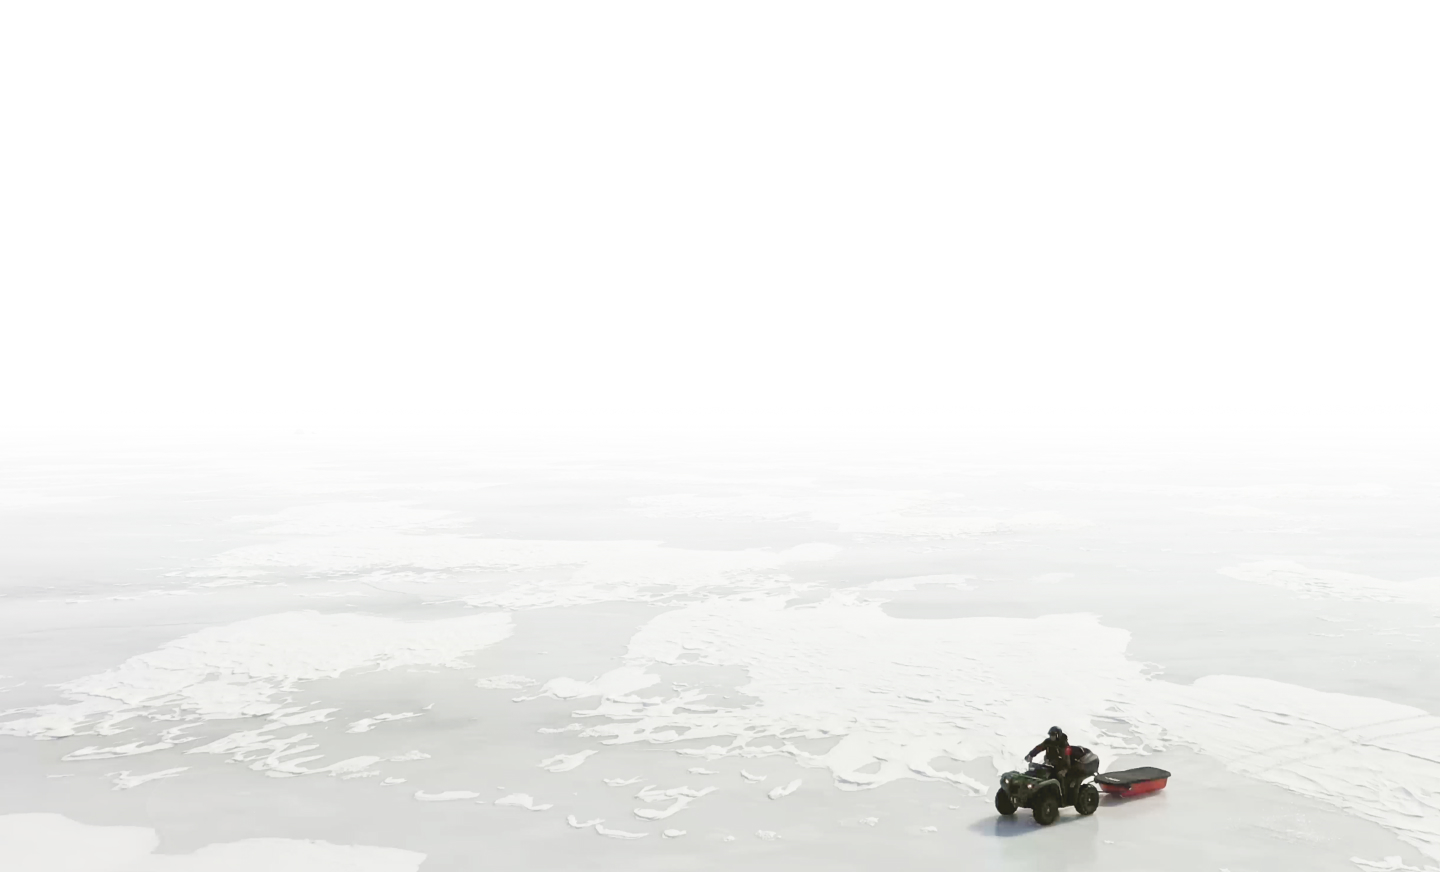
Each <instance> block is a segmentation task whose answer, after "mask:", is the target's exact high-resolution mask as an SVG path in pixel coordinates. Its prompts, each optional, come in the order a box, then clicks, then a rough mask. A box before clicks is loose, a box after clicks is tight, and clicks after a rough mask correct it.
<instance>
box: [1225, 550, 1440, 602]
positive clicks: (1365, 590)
mask: <svg viewBox="0 0 1440 872" xmlns="http://www.w3.org/2000/svg"><path fill="white" fill-rule="evenodd" d="M1220 573H1221V574H1222V575H1228V576H1230V577H1231V578H1235V579H1239V580H1240V581H1250V582H1254V583H1256V584H1266V585H1270V586H1272V587H1280V588H1284V589H1285V590H1288V591H1291V592H1292V593H1296V594H1299V595H1300V596H1302V597H1316V598H1326V599H1340V600H1351V601H1370V602H1388V603H1405V602H1408V603H1427V604H1440V579H1434V578H1428V579H1426V578H1422V579H1418V580H1416V581H1409V582H1404V581H1386V580H1384V579H1380V578H1372V577H1370V576H1368V575H1357V574H1355V573H1352V572H1340V571H1337V570H1334V569H1312V568H1310V567H1308V566H1305V565H1303V564H1301V563H1297V562H1296V561H1294V560H1257V561H1255V562H1253V563H1242V564H1240V565H1238V566H1230V567H1226V568H1224V569H1221V570H1220Z"/></svg>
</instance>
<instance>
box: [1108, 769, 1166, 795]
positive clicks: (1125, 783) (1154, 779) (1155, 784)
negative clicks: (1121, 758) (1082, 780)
mask: <svg viewBox="0 0 1440 872" xmlns="http://www.w3.org/2000/svg"><path fill="white" fill-rule="evenodd" d="M1169 780H1170V773H1169V772H1166V771H1165V770H1164V769H1156V768H1155V767H1154V766H1141V767H1140V768H1139V769H1121V770H1120V771H1119V772H1105V773H1102V774H1100V775H1096V776H1095V783H1096V784H1098V785H1100V789H1101V790H1103V791H1105V792H1106V793H1108V794H1110V795H1112V796H1142V795H1144V794H1146V793H1154V792H1155V791H1157V790H1159V789H1161V788H1162V787H1164V786H1165V784H1166V782H1168V781H1169Z"/></svg>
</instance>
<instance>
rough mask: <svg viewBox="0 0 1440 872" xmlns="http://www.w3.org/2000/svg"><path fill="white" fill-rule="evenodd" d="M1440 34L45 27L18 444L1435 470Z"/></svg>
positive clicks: (39, 15)
mask: <svg viewBox="0 0 1440 872" xmlns="http://www.w3.org/2000/svg"><path fill="white" fill-rule="evenodd" d="M1437 23H1440V6H1436V5H1435V4H1433V3H1405V2H1395V3H1370V2H1354V3H1324V2H1306V3H1265V2H1244V3H1213V2H1212V3H1204V4H1196V3H1192V4H1178V3H1153V2H1147V3H1125V4H1116V3H1086V4H1071V3H1066V4H1053V5H1051V4H1033V3H986V4H959V3H936V4H926V3H879V2H876V3H869V4H854V3H836V2H826V3H784V2H765V3H748V2H726V3H713V4H698V3H676V2H666V3H624V2H620V3H613V2H611V3H589V2H587V3H560V2H549V3H496V2H492V3H484V2H481V3H457V4H442V3H429V4H408V3H391V4H376V3H349V2H347V3H333V4H331V3H324V4H322V3H305V2H284V3H254V2H250V3H242V4H218V3H189V2H187V3H174V4H155V3H125V4H112V3H94V4H81V3H10V4H5V5H4V8H3V11H0V100H3V103H0V117H3V119H4V120H3V125H4V128H5V132H4V135H3V137H0V239H3V241H0V247H3V252H4V254H3V259H0V282H3V287H4V290H3V295H4V298H5V302H4V307H3V312H0V339H3V343H0V366H3V370H0V372H3V375H0V385H3V406H0V416H3V417H4V418H5V419H7V420H8V421H9V423H8V424H6V425H5V426H6V428H8V429H36V430H48V431H54V430H70V431H91V432H104V431H107V430H109V429H115V428H130V429H135V428H140V429H146V428H150V429H154V430H157V431H165V430H175V429H195V428H198V429H233V428H259V429H267V428H270V429H281V430H285V431H288V430H290V429H292V428H301V427H342V428H343V427H357V426H358V427H364V428H383V427H402V428H403V427H409V426H466V427H471V428H481V429H483V428H490V427H507V428H522V429H523V428H539V429H546V428H550V429H573V430H577V431H583V430H585V429H587V428H592V427H600V426H606V427H610V428H617V427H618V428H621V429H623V428H626V427H636V428H644V427H650V426H654V425H656V424H657V423H662V422H663V423H669V424H677V423H679V424H684V425H691V426H696V427H701V428H705V427H722V426H729V425H739V426H743V427H749V428H755V429H759V430H765V429H767V428H776V429H786V428H794V427H796V426H801V425H806V426H811V427H822V428H825V427H834V428H881V429H885V428H909V427H915V426H917V425H924V426H927V427H932V428H937V427H938V428H941V429H945V428H950V429H956V430H964V429H967V428H976V427H1000V428H1012V429H1021V430H1024V429H1040V430H1061V431H1063V430H1064V429H1065V428H1067V427H1070V426H1085V427H1131V426H1137V425H1140V424H1144V423H1150V424H1157V423H1158V424H1163V425H1165V426H1170V427H1176V428H1181V429H1194V428H1212V427H1213V428H1218V429H1220V430H1223V431H1228V432H1231V433H1242V434H1243V433H1247V432H1252V431H1257V432H1258V431H1261V430H1267V429H1272V428H1274V427H1276V426H1278V425H1287V426H1291V427H1299V428H1306V427H1317V428H1320V429H1335V428H1339V429H1346V428H1355V427H1367V428H1368V427H1373V428H1376V429H1378V430H1395V429H1401V430H1407V431H1411V432H1418V431H1421V430H1424V429H1425V428H1430V429H1433V430H1440V421H1437V403H1436V401H1435V394H1436V389H1435V383H1436V375H1437V373H1440V352H1437V350H1436V346H1437V327H1436V323H1437V322H1436V319H1435V316H1436V314H1437V312H1436V304H1435V303H1434V298H1435V294H1436V289H1437V277H1440V266H1437V257H1440V247H1437V240H1440V226H1437V225H1440V217H1437V215H1440V160H1437V158H1436V155H1440V120H1437V119H1440V113H1437V111H1436V107H1437V106H1440V93H1437V92H1440V52H1437V51H1436V49H1435V46H1436V45H1440V27H1437Z"/></svg>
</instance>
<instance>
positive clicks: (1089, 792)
mask: <svg viewBox="0 0 1440 872" xmlns="http://www.w3.org/2000/svg"><path fill="white" fill-rule="evenodd" d="M1099 807H1100V791H1098V790H1096V789H1095V785H1093V784H1086V785H1082V786H1081V788H1080V792H1079V793H1077V794H1076V795H1075V810H1076V811H1078V812H1080V813H1081V814H1094V813H1095V809H1097V808H1099Z"/></svg>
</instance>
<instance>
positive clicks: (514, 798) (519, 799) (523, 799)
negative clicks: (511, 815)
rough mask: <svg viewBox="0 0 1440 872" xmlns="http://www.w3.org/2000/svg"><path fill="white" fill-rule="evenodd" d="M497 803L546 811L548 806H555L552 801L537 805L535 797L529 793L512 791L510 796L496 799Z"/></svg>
mask: <svg viewBox="0 0 1440 872" xmlns="http://www.w3.org/2000/svg"><path fill="white" fill-rule="evenodd" d="M495 804H496V805H500V806H513V807H515V808H524V809H529V810H530V811H544V810H546V809H547V808H553V807H554V806H553V805H552V804H551V803H545V804H543V805H536V804H535V800H534V798H533V797H531V796H530V794H528V793H512V794H510V795H509V796H502V797H500V798H499V799H497V800H495Z"/></svg>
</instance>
